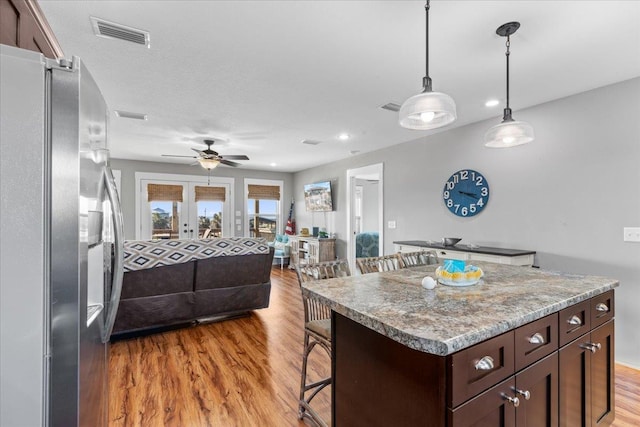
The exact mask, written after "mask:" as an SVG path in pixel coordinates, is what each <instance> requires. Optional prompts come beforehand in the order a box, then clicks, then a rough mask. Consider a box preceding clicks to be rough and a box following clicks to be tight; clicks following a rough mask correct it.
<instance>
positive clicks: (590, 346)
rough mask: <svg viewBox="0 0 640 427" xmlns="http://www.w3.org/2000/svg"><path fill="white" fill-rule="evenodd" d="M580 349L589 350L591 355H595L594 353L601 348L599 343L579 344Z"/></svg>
mask: <svg viewBox="0 0 640 427" xmlns="http://www.w3.org/2000/svg"><path fill="white" fill-rule="evenodd" d="M580 348H584V349H586V350H589V351H590V352H591V353H595V352H596V351H598V350H600V349H601V348H602V344H600V343H599V342H597V343H592V342H588V343H584V344H580Z"/></svg>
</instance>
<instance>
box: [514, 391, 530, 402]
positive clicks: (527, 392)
mask: <svg viewBox="0 0 640 427" xmlns="http://www.w3.org/2000/svg"><path fill="white" fill-rule="evenodd" d="M514 391H515V392H516V393H518V394H519V395H520V396H522V397H524V400H529V399H531V393H530V392H529V390H520V389H519V388H516V389H514Z"/></svg>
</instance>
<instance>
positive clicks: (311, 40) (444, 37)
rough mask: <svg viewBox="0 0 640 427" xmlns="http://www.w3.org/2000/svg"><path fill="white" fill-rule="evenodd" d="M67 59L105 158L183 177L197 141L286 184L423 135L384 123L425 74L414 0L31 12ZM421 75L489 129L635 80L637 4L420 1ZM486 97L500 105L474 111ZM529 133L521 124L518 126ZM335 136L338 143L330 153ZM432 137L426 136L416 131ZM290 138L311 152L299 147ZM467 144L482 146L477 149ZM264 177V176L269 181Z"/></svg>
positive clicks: (141, 4) (122, 5) (147, 4)
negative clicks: (133, 115) (144, 40)
mask: <svg viewBox="0 0 640 427" xmlns="http://www.w3.org/2000/svg"><path fill="white" fill-rule="evenodd" d="M40 5H41V8H42V10H43V11H44V13H45V16H46V17H47V19H48V21H49V23H50V24H51V27H52V28H53V31H54V33H55V34H56V36H57V38H58V40H59V42H60V44H61V46H62V48H63V50H64V52H65V55H66V56H67V57H70V56H71V55H77V56H80V57H81V58H82V59H83V61H84V62H85V63H86V64H87V66H88V67H89V69H90V70H91V73H92V74H93V76H94V78H95V80H96V81H97V82H98V85H99V86H100V88H101V90H102V92H103V94H104V96H105V98H106V101H107V104H108V105H109V108H110V109H111V110H124V111H131V112H139V113H146V114H148V116H149V120H148V121H146V122H145V121H137V120H130V119H122V118H118V117H116V116H115V115H112V117H111V127H110V135H111V139H110V144H111V149H112V156H113V157H115V158H125V159H138V160H149V161H160V162H169V161H170V162H175V163H190V160H189V159H170V158H166V157H161V156H160V155H161V154H177V155H190V154H191V153H192V152H191V150H190V148H191V147H198V148H200V149H204V148H205V146H204V144H202V142H201V141H202V139H205V138H211V137H213V138H221V139H224V140H225V142H223V143H222V144H220V145H218V144H216V147H217V148H216V147H214V149H216V150H217V151H219V152H220V154H222V155H223V156H224V155H225V154H246V155H248V156H249V158H250V159H251V160H249V161H242V162H240V163H242V164H243V166H242V167H243V168H247V169H263V170H277V171H287V172H293V171H298V170H302V169H306V168H309V167H313V166H317V165H321V164H325V163H328V162H331V161H333V160H337V159H342V158H346V157H348V156H350V155H352V154H351V152H360V153H364V152H368V151H373V150H376V149H380V148H383V147H387V146H390V145H394V144H399V143H402V142H405V141H409V140H412V139H416V138H419V137H423V136H428V135H429V134H430V132H427V131H410V130H406V129H402V128H400V126H399V125H398V124H397V113H394V112H390V111H386V110H382V109H380V108H379V107H380V106H381V105H383V104H386V103H387V102H395V103H398V104H401V103H402V102H403V101H404V100H405V99H406V98H408V97H409V96H411V95H414V94H416V93H418V92H420V91H421V85H422V77H423V76H424V74H425V69H424V62H425V41H424V38H425V34H424V33H425V19H424V2H423V1H397V0H393V1H68V0H64V1H53V0H40ZM430 15H431V16H430V26H431V32H430V73H429V74H430V75H431V77H432V79H433V85H434V90H435V91H440V92H445V93H447V94H449V95H450V96H452V97H453V98H454V100H455V101H456V104H457V109H458V120H457V121H456V122H455V123H454V124H453V125H450V126H449V127H446V128H443V129H440V130H439V131H442V130H446V129H450V128H452V127H456V126H462V125H465V124H468V123H472V122H476V121H479V120H484V119H487V118H491V117H495V122H496V123H499V121H500V118H501V115H502V108H504V104H503V103H504V98H505V59H504V58H505V56H504V52H505V45H504V42H505V39H504V38H502V37H499V36H497V35H496V34H495V30H496V28H497V27H498V26H500V25H501V24H503V23H505V22H509V21H519V22H520V23H521V27H520V29H519V30H518V32H517V33H516V34H515V35H514V36H512V38H511V107H512V108H513V110H514V117H515V118H516V119H518V118H519V115H518V110H520V109H522V108H525V107H529V106H532V105H536V104H540V103H543V102H547V101H550V100H553V99H557V98H561V97H565V96H568V95H572V94H575V93H578V92H582V91H586V90H589V89H593V88H596V87H600V86H604V85H607V84H611V83H614V82H619V81H623V80H627V79H630V78H633V77H637V76H640V1H522V0H519V1H433V2H432V3H431V12H430ZM90 16H95V17H98V18H103V19H105V20H108V21H114V22H117V23H120V24H124V25H128V26H131V27H135V28H139V29H142V30H147V31H149V32H150V33H151V48H150V49H147V48H145V47H142V46H140V45H135V44H131V43H127V42H124V41H120V40H113V39H106V38H101V37H96V36H95V35H94V34H93V30H92V27H91V23H90V21H89V17H90ZM489 98H498V99H500V100H501V101H502V104H501V105H500V106H498V107H493V108H488V107H485V106H484V103H485V101H486V100H488V99H489ZM533 125H534V127H535V123H533ZM341 132H346V133H348V134H350V135H351V136H352V137H351V139H350V140H348V141H347V142H342V141H339V140H338V139H337V136H338V134H340V133H341ZM431 133H433V131H431ZM304 139H310V140H316V141H319V142H321V144H319V145H315V146H312V145H305V144H302V143H301V141H302V140H304ZM478 144H482V140H481V136H479V140H478ZM271 163H275V164H276V166H271Z"/></svg>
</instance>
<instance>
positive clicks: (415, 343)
mask: <svg viewBox="0 0 640 427" xmlns="http://www.w3.org/2000/svg"><path fill="white" fill-rule="evenodd" d="M619 285H620V282H619V281H617V280H614V281H612V282H610V283H605V284H603V285H602V286H600V287H598V288H596V289H592V290H590V291H586V292H584V293H582V294H579V295H576V296H574V297H572V298H569V299H566V300H563V301H560V302H557V303H553V304H550V305H548V306H545V307H542V308H540V309H538V310H535V311H530V312H528V313H526V314H524V315H522V316H519V317H515V318H513V319H510V320H508V321H503V322H498V323H496V324H495V325H492V326H490V327H486V328H483V329H479V330H473V331H470V332H469V333H466V334H463V335H458V336H456V337H454V338H451V339H448V340H444V341H439V340H434V339H430V338H424V337H417V336H415V335H412V334H410V333H407V332H405V331H402V330H399V329H397V328H394V327H391V326H389V325H387V324H386V323H384V322H382V321H380V320H379V319H376V318H374V317H372V316H370V315H367V314H363V313H360V312H358V311H357V310H354V309H351V308H349V307H345V306H344V305H342V304H339V303H337V302H335V301H333V300H331V299H328V298H326V297H324V296H322V295H320V294H317V293H315V292H313V291H312V290H309V289H307V288H304V287H303V288H302V292H303V293H305V294H306V295H311V296H313V297H314V298H317V299H319V300H320V302H322V303H323V304H325V305H327V306H328V307H329V308H330V309H331V310H333V311H335V312H336V313H339V314H341V315H343V316H345V317H347V318H349V319H351V320H353V321H354V322H357V323H359V324H361V325H363V326H365V327H367V328H369V329H371V330H373V331H376V332H378V333H380V334H382V335H384V336H386V337H388V338H391V339H393V340H394V341H396V342H399V343H400V344H403V345H405V346H407V347H409V348H411V349H413V350H418V351H421V352H424V353H430V354H434V355H437V356H447V355H449V354H452V353H455V352H457V351H460V350H463V349H465V348H467V347H471V346H473V345H475V344H478V343H480V342H482V341H485V340H487V339H489V338H493V337H495V336H498V335H500V334H503V333H505V332H508V331H510V330H513V329H515V328H517V327H519V326H522V325H524V324H527V323H530V322H533V321H534V320H538V319H541V318H543V317H545V316H548V315H550V314H553V313H556V312H558V311H560V310H562V309H564V308H567V307H569V306H571V305H574V304H577V303H580V302H582V301H586V300H588V299H590V298H592V297H594V296H596V295H600V294H603V293H605V292H607V291H609V290H612V289H615V288H617V287H618V286H619Z"/></svg>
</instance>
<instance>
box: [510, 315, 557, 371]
mask: <svg viewBox="0 0 640 427" xmlns="http://www.w3.org/2000/svg"><path fill="white" fill-rule="evenodd" d="M557 349H558V313H554V314H551V315H549V316H546V317H543V318H542V319H538V320H536V321H534V322H531V323H527V324H526V325H523V326H520V327H519V328H518V329H516V330H515V363H516V371H519V370H521V369H522V368H524V367H525V366H529V365H531V364H532V363H534V362H536V361H538V360H540V359H542V358H543V357H545V356H546V355H548V354H551V353H552V352H554V351H555V350H557Z"/></svg>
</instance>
